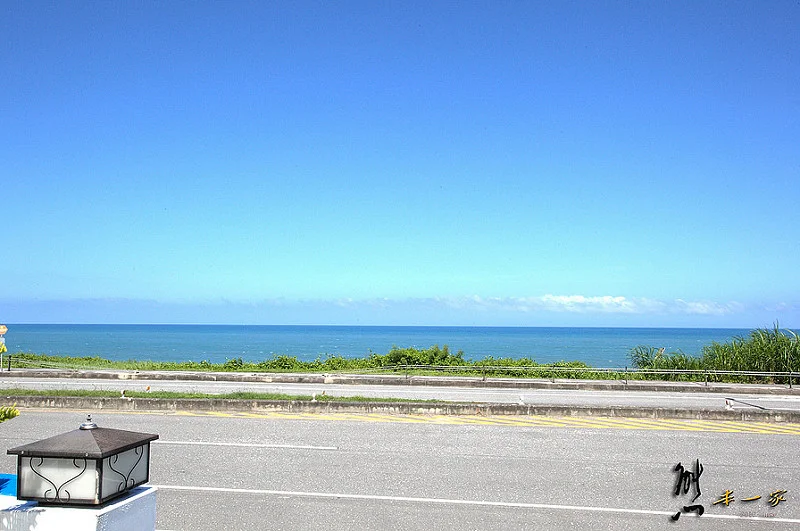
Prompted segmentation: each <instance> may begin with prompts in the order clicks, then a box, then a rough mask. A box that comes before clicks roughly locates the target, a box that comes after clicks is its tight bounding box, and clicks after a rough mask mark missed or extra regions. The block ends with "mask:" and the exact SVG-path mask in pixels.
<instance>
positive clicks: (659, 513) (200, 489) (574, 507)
mask: <svg viewBox="0 0 800 531" xmlns="http://www.w3.org/2000/svg"><path fill="white" fill-rule="evenodd" d="M151 486H152V487H155V488H157V489H163V490H188V491H198V492H221V493H222V492H224V493H232V494H266V495H274V496H300V497H306V498H337V499H350V500H378V501H400V502H412V503H428V504H448V505H476V506H483V507H509V508H519V509H552V510H559V511H582V512H597V513H626V514H644V515H651V516H672V515H674V514H675V513H676V512H678V511H650V510H646V509H625V508H621V507H592V506H585V505H553V504H547V503H522V502H497V501H488V500H454V499H447V498H416V497H410V496H379V495H374V494H345V493H335V492H302V491H285V490H265V489H232V488H225V487H194V486H188V485H151ZM690 516H691V517H694V518H697V517H696V516H694V515H690ZM687 517H689V516H687ZM699 518H716V519H721V520H749V521H758V522H775V523H790V524H800V519H797V518H777V517H762V516H739V515H728V514H709V513H705V514H703V516H700V517H699Z"/></svg>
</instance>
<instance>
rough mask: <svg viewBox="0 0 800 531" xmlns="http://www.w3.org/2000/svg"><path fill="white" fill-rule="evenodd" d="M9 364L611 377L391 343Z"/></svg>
mask: <svg viewBox="0 0 800 531" xmlns="http://www.w3.org/2000/svg"><path fill="white" fill-rule="evenodd" d="M13 359H14V361H13V364H14V366H15V367H58V368H70V369H117V370H138V371H202V372H212V371H213V372H251V373H259V372H289V373H334V372H349V373H360V372H397V373H401V374H414V375H424V374H441V373H442V372H443V371H444V372H447V373H448V374H451V375H464V376H476V375H477V376H484V377H486V376H491V377H502V376H513V377H537V378H598V379H599V378H614V377H615V376H614V375H613V374H607V373H603V372H599V371H595V370H594V369H592V368H591V367H589V366H588V365H586V364H585V363H582V362H563V361H561V362H556V363H549V364H540V363H536V362H535V361H533V360H532V359H530V358H519V359H512V358H494V357H491V356H489V357H487V358H483V359H481V360H479V361H468V360H465V359H464V352H463V351H458V352H456V353H455V354H454V353H453V352H451V351H450V348H449V347H448V346H447V345H444V346H443V347H439V346H438V345H434V346H432V347H430V348H427V349H417V348H398V347H392V349H391V350H390V351H389V352H388V353H387V354H376V353H374V352H370V353H369V355H368V356H366V357H361V358H345V357H342V356H338V355H335V356H331V355H327V356H325V357H318V358H317V359H315V360H312V361H301V360H298V359H297V357H295V356H286V355H277V356H273V357H271V358H268V359H266V360H264V361H260V362H247V361H244V360H243V359H242V358H233V359H229V360H227V361H226V362H224V363H210V362H208V361H205V360H204V361H200V362H195V361H185V362H159V361H138V360H127V361H111V360H107V359H105V358H100V357H69V356H47V355H41V354H32V353H17V354H14V356H13Z"/></svg>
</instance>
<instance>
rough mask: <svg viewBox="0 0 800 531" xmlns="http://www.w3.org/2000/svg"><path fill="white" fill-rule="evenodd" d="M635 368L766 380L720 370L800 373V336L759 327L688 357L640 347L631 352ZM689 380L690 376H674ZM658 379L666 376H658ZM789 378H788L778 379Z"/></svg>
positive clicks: (756, 380)
mask: <svg viewBox="0 0 800 531" xmlns="http://www.w3.org/2000/svg"><path fill="white" fill-rule="evenodd" d="M630 357H631V361H632V362H633V365H634V367H636V368H639V369H651V370H676V371H681V370H696V371H707V372H709V373H710V376H711V377H713V378H715V379H720V378H722V377H723V376H724V380H725V381H738V382H766V381H772V380H771V379H770V378H769V377H766V376H759V375H744V376H736V375H720V374H716V372H717V371H746V372H800V336H798V335H797V334H796V333H795V332H793V331H791V330H781V329H780V328H779V327H778V325H777V324H776V325H775V327H774V328H772V329H769V328H763V329H761V328H759V329H756V330H753V331H751V332H750V334H749V335H748V336H747V337H741V336H737V337H735V338H733V340H731V341H730V342H728V343H717V342H713V343H711V344H710V345H706V346H705V347H703V350H702V351H701V354H700V356H687V355H686V354H684V353H683V352H680V351H678V352H670V353H664V351H663V349H656V348H653V347H647V346H638V347H636V348H634V349H633V350H632V351H631V354H630ZM673 377H676V378H681V379H687V378H688V376H687V375H673ZM659 379H664V377H662V376H659ZM778 380H779V381H781V382H783V381H784V380H787V381H788V378H778Z"/></svg>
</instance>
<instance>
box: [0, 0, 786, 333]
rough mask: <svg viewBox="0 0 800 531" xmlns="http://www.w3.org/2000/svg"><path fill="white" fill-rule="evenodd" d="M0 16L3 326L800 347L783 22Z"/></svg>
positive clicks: (41, 8) (638, 8) (260, 14)
mask: <svg viewBox="0 0 800 531" xmlns="http://www.w3.org/2000/svg"><path fill="white" fill-rule="evenodd" d="M0 9H2V15H3V16H2V17H0V35H2V39H3V46H2V48H1V49H2V51H0V68H1V69H2V72H3V82H2V83H0V121H1V122H2V127H0V161H1V163H0V184H1V185H2V201H1V202H0V216H1V218H0V219H2V226H3V228H4V230H3V234H2V242H3V243H2V254H1V255H0V278H1V279H2V287H1V288H0V321H5V322H12V323H13V322H32V323H35V322H64V323H82V322H90V323H92V322H97V323H107V322H110V323H115V322H119V323H150V322H153V323H156V322H157V323H173V322H174V323H243V324H244V323H248V324H249V323H255V324H409V325H412V324H413V325H425V324H430V325H449V324H454V325H523V326H560V325H562V326H696V327H706V326H708V327H716V326H719V327H743V328H750V327H760V326H771V324H772V323H773V322H775V321H776V320H777V321H779V322H780V323H781V325H785V326H789V327H792V326H794V327H798V326H800V275H798V274H797V262H798V258H800V243H799V241H800V239H799V238H798V227H800V213H799V212H800V209H798V199H799V198H800V194H798V190H797V186H798V183H800V149H799V148H798V146H799V145H800V144H799V143H798V142H799V140H800V89H798V87H800V31H798V28H800V4H798V3H797V2H796V1H772V2H735V1H733V2H703V1H690V2H677V1H676V2H664V1H654V2H608V1H603V2H544V1H543V2H507V1H500V0H493V1H488V2H463V3H452V2H408V1H404V2H356V1H351V2H342V3H335V2H306V1H296V2H243V1H233V2H163V3H156V2H135V3H134V2H102V3H97V2H78V3H71V4H67V3H52V2H36V1H34V2H27V1H26V2H22V1H11V2H7V3H5V4H4V5H3V7H2V8H0Z"/></svg>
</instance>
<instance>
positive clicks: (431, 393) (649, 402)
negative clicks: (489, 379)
mask: <svg viewBox="0 0 800 531" xmlns="http://www.w3.org/2000/svg"><path fill="white" fill-rule="evenodd" d="M0 387H3V388H24V389H106V390H114V391H122V390H123V389H127V390H136V391H144V390H145V389H147V387H150V388H151V390H163V391H180V392H200V393H209V394H223V393H232V392H238V391H252V392H264V393H286V394H298V395H311V394H313V393H317V394H321V393H322V392H323V391H325V392H326V393H327V394H329V395H333V396H356V395H360V396H365V397H381V398H411V399H421V400H428V399H438V400H448V401H455V402H491V403H503V404H519V403H524V404H528V405H537V406H597V407H601V406H630V407H670V408H691V409H698V408H719V409H724V408H725V407H726V400H728V405H729V406H730V407H732V408H733V409H768V410H780V411H800V396H799V395H764V394H748V393H708V392H690V391H683V392H666V391H657V392H656V391H597V390H558V389H522V390H520V389H498V388H470V387H464V388H457V387H435V386H403V385H343V384H302V383H259V382H248V383H240V382H219V381H217V382H214V381H171V380H106V379H88V378H87V379H67V378H28V377H18V378H14V377H8V376H5V377H3V378H2V380H0Z"/></svg>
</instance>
